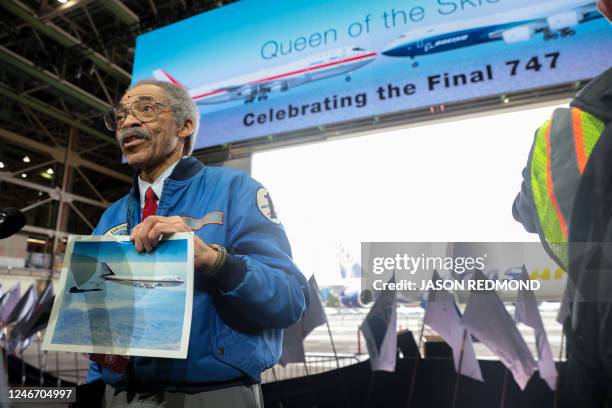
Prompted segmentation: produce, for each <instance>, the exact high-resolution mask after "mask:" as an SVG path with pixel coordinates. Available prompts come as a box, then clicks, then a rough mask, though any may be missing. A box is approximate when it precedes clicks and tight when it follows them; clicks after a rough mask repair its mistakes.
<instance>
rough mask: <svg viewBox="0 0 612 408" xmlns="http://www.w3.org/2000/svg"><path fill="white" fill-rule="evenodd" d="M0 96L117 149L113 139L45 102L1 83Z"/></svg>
mask: <svg viewBox="0 0 612 408" xmlns="http://www.w3.org/2000/svg"><path fill="white" fill-rule="evenodd" d="M0 95H4V96H6V97H7V98H10V99H12V100H14V101H16V102H19V103H20V104H22V105H25V106H28V107H30V108H32V109H34V110H37V111H38V112H41V113H44V114H45V115H47V116H50V117H52V118H54V119H57V120H59V121H60V122H63V123H65V124H67V125H70V126H72V127H75V128H77V129H79V130H80V131H83V132H85V133H87V134H89V135H91V136H95V137H97V138H98V139H100V140H103V141H105V142H107V143H110V144H112V145H116V146H117V147H119V146H118V145H117V141H116V140H115V139H114V138H112V137H110V136H108V135H106V134H104V133H102V132H99V131H97V130H95V129H93V128H90V127H89V126H86V125H84V124H83V123H81V122H79V121H78V120H76V119H73V118H71V117H70V116H68V115H66V114H65V113H64V112H62V111H60V110H59V109H56V108H54V107H52V106H49V105H47V104H46V103H45V102H42V101H39V100H38V99H36V98H32V97H31V96H26V95H23V94H21V95H20V94H19V93H17V92H16V91H15V90H14V89H11V88H9V87H8V86H6V85H3V84H1V83H0Z"/></svg>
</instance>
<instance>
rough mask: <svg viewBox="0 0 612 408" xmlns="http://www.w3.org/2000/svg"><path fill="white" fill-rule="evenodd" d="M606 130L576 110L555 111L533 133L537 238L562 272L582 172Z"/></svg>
mask: <svg viewBox="0 0 612 408" xmlns="http://www.w3.org/2000/svg"><path fill="white" fill-rule="evenodd" d="M604 128H605V123H604V122H603V121H602V120H600V119H598V118H597V117H595V116H593V115H591V114H590V113H587V112H585V111H583V110H580V109H578V108H562V109H556V110H555V112H554V113H553V116H552V118H551V119H550V120H548V121H547V122H546V123H544V125H542V126H541V127H540V128H539V129H538V130H537V132H536V137H535V142H534V146H533V151H532V156H531V160H530V162H531V164H530V179H531V182H530V184H531V190H532V192H533V199H534V204H535V208H536V212H537V218H538V221H539V225H540V228H539V230H540V239H541V241H542V243H543V245H544V246H545V247H546V249H547V251H548V253H549V254H550V255H551V256H552V257H553V258H555V261H556V262H557V263H558V264H559V266H561V267H562V268H563V269H564V270H565V271H567V267H568V246H567V243H568V229H569V224H570V223H571V217H570V216H571V214H572V209H573V207H574V205H575V199H576V193H577V191H578V186H579V185H580V180H581V178H582V175H583V173H584V169H585V167H586V165H587V163H588V161H589V157H590V156H591V152H592V151H593V148H594V147H595V145H596V144H597V141H598V140H599V138H600V136H601V134H602V133H603V131H604Z"/></svg>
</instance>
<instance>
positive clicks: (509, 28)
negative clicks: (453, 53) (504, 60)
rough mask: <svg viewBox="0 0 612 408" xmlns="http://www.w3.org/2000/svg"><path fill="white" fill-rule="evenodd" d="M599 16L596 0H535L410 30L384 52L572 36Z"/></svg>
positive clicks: (424, 52) (417, 53)
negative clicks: (468, 17)
mask: <svg viewBox="0 0 612 408" xmlns="http://www.w3.org/2000/svg"><path fill="white" fill-rule="evenodd" d="M600 17H601V14H600V13H599V12H598V11H597V7H596V5H595V1H594V0H554V1H547V2H542V3H534V4H531V5H529V6H527V7H520V8H516V9H513V10H510V11H505V12H503V13H497V14H492V15H487V16H484V17H478V18H473V19H469V20H460V21H453V22H450V23H440V24H436V25H430V26H426V27H420V28H416V29H413V30H410V31H408V32H405V33H403V34H401V35H400V36H399V37H397V39H396V40H395V41H393V42H392V43H391V44H389V45H388V46H387V47H386V48H385V49H384V50H383V51H382V54H383V55H386V56H389V57H410V58H415V57H418V56H423V55H427V54H434V53H438V52H444V51H450V50H454V49H457V48H462V47H468V46H472V45H478V44H482V43H487V42H492V41H499V40H503V41H504V43H506V44H514V43H518V42H523V41H528V40H530V39H531V38H533V37H534V36H535V35H536V34H538V33H543V36H544V40H547V41H548V40H553V39H557V38H559V36H561V37H567V36H572V35H574V34H575V33H576V32H575V31H574V30H573V27H574V26H577V25H578V24H580V23H584V22H587V21H590V20H594V19H596V18H600Z"/></svg>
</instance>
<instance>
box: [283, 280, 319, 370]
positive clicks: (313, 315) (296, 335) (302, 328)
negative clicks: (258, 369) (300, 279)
mask: <svg viewBox="0 0 612 408" xmlns="http://www.w3.org/2000/svg"><path fill="white" fill-rule="evenodd" d="M308 291H309V293H310V303H309V305H308V309H306V312H305V313H304V314H303V315H302V317H301V318H300V320H298V321H297V322H296V323H295V324H293V325H292V326H289V327H288V328H286V329H285V330H284V331H283V351H282V354H281V357H280V361H279V363H280V364H281V365H282V366H283V367H284V366H286V365H287V364H289V363H302V362H304V361H306V357H305V355H304V339H305V338H306V337H307V336H308V335H309V334H310V332H312V331H313V330H314V329H315V328H317V327H319V326H321V325H322V324H325V323H327V315H326V314H325V308H324V306H323V302H322V301H321V296H320V295H319V286H318V285H317V281H316V279H315V277H314V275H312V276H311V277H310V279H308Z"/></svg>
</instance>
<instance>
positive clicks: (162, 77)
mask: <svg viewBox="0 0 612 408" xmlns="http://www.w3.org/2000/svg"><path fill="white" fill-rule="evenodd" d="M153 78H155V79H157V80H158V81H166V82H172V83H173V84H174V85H176V86H178V87H180V88H181V89H186V88H185V86H184V85H183V84H181V83H180V82H179V81H177V80H176V79H174V77H173V76H172V75H170V74H169V73H167V72H166V71H164V70H163V69H161V68H160V69H156V70H155V71H153Z"/></svg>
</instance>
